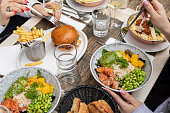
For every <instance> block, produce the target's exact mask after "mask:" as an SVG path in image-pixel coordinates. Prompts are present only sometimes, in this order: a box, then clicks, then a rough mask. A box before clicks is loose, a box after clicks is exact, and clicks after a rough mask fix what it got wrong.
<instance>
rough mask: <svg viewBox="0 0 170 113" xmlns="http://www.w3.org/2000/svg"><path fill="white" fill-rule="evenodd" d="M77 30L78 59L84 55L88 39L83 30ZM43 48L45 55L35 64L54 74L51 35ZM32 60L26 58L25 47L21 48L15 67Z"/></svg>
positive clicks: (54, 65) (55, 69)
mask: <svg viewBox="0 0 170 113" xmlns="http://www.w3.org/2000/svg"><path fill="white" fill-rule="evenodd" d="M53 29H54V28H53ZM53 29H50V30H48V31H45V33H44V34H45V35H46V34H48V33H49V32H51V31H52V30H53ZM77 31H78V32H79V35H80V37H81V44H80V45H79V47H78V48H77V60H80V58H81V57H82V56H83V55H84V53H85V51H86V49H87V45H88V39H87V36H86V34H85V33H84V32H83V31H80V30H77ZM45 48H46V56H45V57H44V59H42V60H41V61H43V63H42V64H40V65H37V66H38V67H42V68H45V69H47V70H49V71H50V72H52V73H54V74H56V73H57V70H58V69H57V64H56V59H55V57H54V49H55V47H54V46H53V42H52V39H51V37H50V38H49V39H48V40H47V41H46V42H45ZM32 62H33V61H30V60H29V59H28V58H27V56H26V54H25V49H24V48H23V49H21V51H20V53H19V54H18V57H17V61H16V65H17V68H18V69H20V68H24V67H25V64H28V63H32ZM37 66H36V67H37Z"/></svg>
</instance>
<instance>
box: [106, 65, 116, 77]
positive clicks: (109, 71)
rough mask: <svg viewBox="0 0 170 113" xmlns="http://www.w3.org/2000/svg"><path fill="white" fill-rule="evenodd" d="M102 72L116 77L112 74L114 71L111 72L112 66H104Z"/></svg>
mask: <svg viewBox="0 0 170 113" xmlns="http://www.w3.org/2000/svg"><path fill="white" fill-rule="evenodd" d="M104 73H105V74H106V75H107V76H110V77H113V78H116V76H115V75H114V72H113V69H112V68H108V67H105V70H104Z"/></svg>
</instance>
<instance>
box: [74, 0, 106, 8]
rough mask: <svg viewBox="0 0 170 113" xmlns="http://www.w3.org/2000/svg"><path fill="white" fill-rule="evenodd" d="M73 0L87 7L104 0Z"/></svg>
mask: <svg viewBox="0 0 170 113" xmlns="http://www.w3.org/2000/svg"><path fill="white" fill-rule="evenodd" d="M74 1H75V2H76V3H78V4H80V5H83V6H88V7H93V6H97V5H99V4H101V3H103V2H104V0H74Z"/></svg>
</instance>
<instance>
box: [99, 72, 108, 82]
mask: <svg viewBox="0 0 170 113" xmlns="http://www.w3.org/2000/svg"><path fill="white" fill-rule="evenodd" d="M99 80H100V81H101V82H103V81H105V80H108V77H107V76H106V75H105V74H104V73H100V74H99Z"/></svg>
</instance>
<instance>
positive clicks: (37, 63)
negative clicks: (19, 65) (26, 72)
mask: <svg viewBox="0 0 170 113" xmlns="http://www.w3.org/2000/svg"><path fill="white" fill-rule="evenodd" d="M42 63H43V61H38V62H33V63H28V64H25V67H28V66H35V65H40V64H42Z"/></svg>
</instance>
